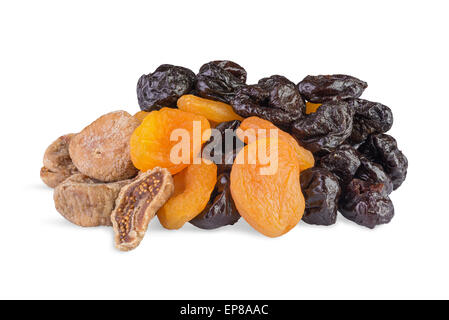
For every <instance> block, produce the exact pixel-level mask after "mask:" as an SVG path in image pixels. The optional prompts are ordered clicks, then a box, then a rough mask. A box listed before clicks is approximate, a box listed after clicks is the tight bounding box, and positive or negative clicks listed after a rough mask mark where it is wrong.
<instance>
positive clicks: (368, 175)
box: [354, 155, 393, 195]
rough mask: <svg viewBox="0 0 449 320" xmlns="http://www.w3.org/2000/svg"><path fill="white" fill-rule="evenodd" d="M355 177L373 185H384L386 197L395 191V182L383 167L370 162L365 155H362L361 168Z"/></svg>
mask: <svg viewBox="0 0 449 320" xmlns="http://www.w3.org/2000/svg"><path fill="white" fill-rule="evenodd" d="M354 177H355V178H357V179H360V180H363V181H366V182H368V183H372V184H378V183H381V184H383V185H384V188H383V191H384V194H385V195H389V194H390V193H391V192H392V191H393V182H392V181H391V179H390V177H389V176H388V175H387V174H386V173H385V171H384V169H383V168H382V166H381V165H379V164H377V163H374V162H372V161H370V160H369V159H368V158H366V157H365V156H363V155H360V167H359V168H358V170H357V172H356V173H355V175H354Z"/></svg>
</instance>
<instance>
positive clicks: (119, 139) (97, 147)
mask: <svg viewBox="0 0 449 320" xmlns="http://www.w3.org/2000/svg"><path fill="white" fill-rule="evenodd" d="M139 124H140V122H139V120H138V119H136V118H134V117H132V116H131V115H130V114H129V113H128V112H126V111H115V112H111V113H108V114H105V115H103V116H101V117H100V118H98V119H97V120H95V121H94V122H92V123H91V124H90V125H89V126H87V127H86V128H84V129H83V130H82V131H81V132H80V133H79V134H77V135H76V136H75V137H73V138H72V141H71V142H70V145H69V152H70V156H71V158H72V161H73V163H74V164H75V166H76V167H77V168H78V170H79V171H80V172H81V173H83V174H85V175H87V176H89V177H91V178H94V179H97V180H100V181H105V182H111V181H120V180H124V179H128V178H131V177H133V176H135V175H136V174H137V169H136V168H135V167H134V165H133V164H132V162H131V156H130V152H129V139H130V137H131V134H132V133H133V131H134V130H135V129H136V128H137V127H138V126H139Z"/></svg>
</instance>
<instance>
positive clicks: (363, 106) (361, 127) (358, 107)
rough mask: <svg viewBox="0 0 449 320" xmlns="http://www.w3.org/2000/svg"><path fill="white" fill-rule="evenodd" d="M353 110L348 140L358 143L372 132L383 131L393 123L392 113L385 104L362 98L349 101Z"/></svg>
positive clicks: (388, 128)
mask: <svg viewBox="0 0 449 320" xmlns="http://www.w3.org/2000/svg"><path fill="white" fill-rule="evenodd" d="M351 105H352V106H353V108H354V110H355V114H354V122H353V126H352V133H351V137H350V140H351V142H352V143H360V142H363V141H365V140H366V138H367V137H368V136H369V135H370V134H372V133H384V132H387V131H388V130H390V129H391V126H392V125H393V113H392V112H391V109H390V108H388V107H387V106H385V105H383V104H381V103H378V102H371V101H368V100H363V99H355V100H353V101H351Z"/></svg>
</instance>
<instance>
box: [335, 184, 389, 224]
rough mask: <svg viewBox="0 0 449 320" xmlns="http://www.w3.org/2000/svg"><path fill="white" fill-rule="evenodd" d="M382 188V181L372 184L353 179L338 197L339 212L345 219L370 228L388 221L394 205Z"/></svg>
mask: <svg viewBox="0 0 449 320" xmlns="http://www.w3.org/2000/svg"><path fill="white" fill-rule="evenodd" d="M383 188H384V185H383V184H382V183H378V184H372V183H370V182H365V181H362V180H359V179H353V180H352V181H351V182H350V183H349V184H348V186H347V187H346V188H345V190H344V192H343V196H342V197H341V198H340V202H339V210H340V212H341V213H342V214H343V216H344V217H346V218H347V219H349V220H351V221H354V222H355V223H357V224H359V225H362V226H365V227H368V228H371V229H372V228H374V227H375V226H377V225H379V224H385V223H388V222H390V221H391V219H392V218H393V216H394V207H393V203H392V202H391V200H390V198H389V197H388V196H386V195H385V191H383Z"/></svg>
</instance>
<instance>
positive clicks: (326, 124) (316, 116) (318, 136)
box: [291, 101, 354, 154]
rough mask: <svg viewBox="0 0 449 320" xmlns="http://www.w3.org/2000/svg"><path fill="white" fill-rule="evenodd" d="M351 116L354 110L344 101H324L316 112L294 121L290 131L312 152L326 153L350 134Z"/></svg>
mask: <svg viewBox="0 0 449 320" xmlns="http://www.w3.org/2000/svg"><path fill="white" fill-rule="evenodd" d="M353 116H354V110H353V108H352V107H350V106H349V105H348V104H347V103H346V102H343V101H330V102H326V103H323V104H322V105H321V106H320V107H319V108H318V110H317V111H316V112H314V113H311V114H309V115H307V116H306V117H305V118H303V119H301V120H299V121H296V122H294V123H293V125H292V127H291V133H292V134H293V135H294V136H295V137H296V138H297V139H298V140H299V143H300V144H301V145H302V146H303V147H304V148H306V149H308V150H310V151H311V152H312V153H314V154H323V153H328V152H331V151H332V150H334V149H335V148H337V147H338V146H339V145H341V144H342V143H343V142H344V141H345V140H346V139H347V138H348V137H349V136H350V135H351V131H352V118H353Z"/></svg>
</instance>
